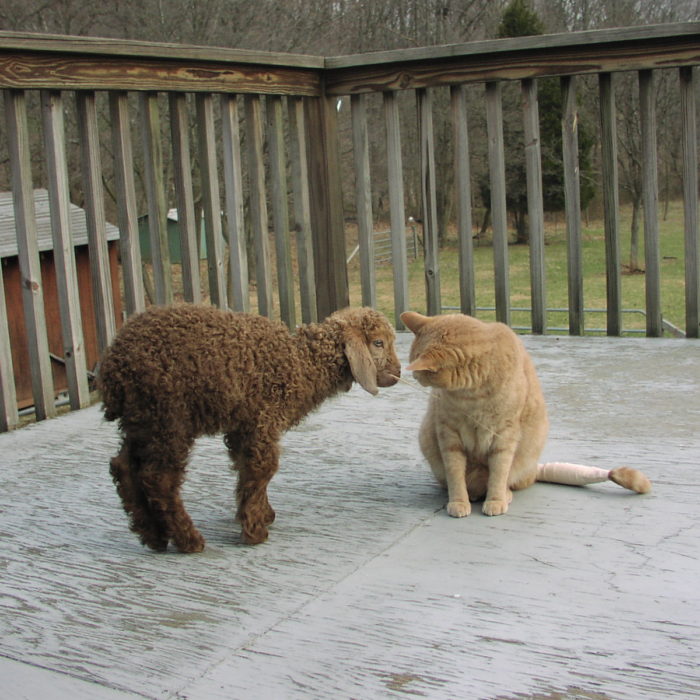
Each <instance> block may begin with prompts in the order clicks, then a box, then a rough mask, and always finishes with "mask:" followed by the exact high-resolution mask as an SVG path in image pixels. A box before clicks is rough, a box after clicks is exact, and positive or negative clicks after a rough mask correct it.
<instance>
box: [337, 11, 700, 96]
mask: <svg viewBox="0 0 700 700" xmlns="http://www.w3.org/2000/svg"><path fill="white" fill-rule="evenodd" d="M699 64H700V22H685V23H680V24H665V25H652V26H648V27H623V28H620V29H601V30H595V31H586V32H570V33H566V34H546V35H539V36H531V37H522V38H516V39H494V40H489V41H477V42H471V43H468V44H454V45H448V46H430V47H423V48H416V49H401V50H396V51H380V52H376V53H370V54H363V55H355V56H338V57H335V58H327V59H326V61H325V67H326V70H325V73H324V79H325V90H326V93H327V94H329V95H348V94H353V93H361V92H379V91H385V90H403V89H411V88H425V87H431V86H439V85H454V84H459V83H467V82H479V81H490V80H522V79H525V78H542V77H550V76H560V75H575V74H592V73H604V72H613V71H628V70H643V69H654V68H671V67H679V66H694V65H699Z"/></svg>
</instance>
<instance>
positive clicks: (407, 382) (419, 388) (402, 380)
mask: <svg viewBox="0 0 700 700" xmlns="http://www.w3.org/2000/svg"><path fill="white" fill-rule="evenodd" d="M390 376H391V377H393V378H394V379H396V380H398V381H399V382H401V383H402V384H406V386H410V387H411V388H412V389H415V390H416V391H420V392H421V393H423V394H427V395H428V396H430V391H428V389H424V388H423V387H422V386H419V385H418V384H414V383H413V382H409V381H408V379H405V378H404V377H397V376H396V375H395V374H392V375H390Z"/></svg>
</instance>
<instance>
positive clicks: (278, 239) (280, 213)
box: [265, 95, 296, 328]
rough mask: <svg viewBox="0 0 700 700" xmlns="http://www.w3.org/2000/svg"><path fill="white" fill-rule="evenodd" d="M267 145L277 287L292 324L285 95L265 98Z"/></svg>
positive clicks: (291, 325)
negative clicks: (283, 99) (285, 145)
mask: <svg viewBox="0 0 700 700" xmlns="http://www.w3.org/2000/svg"><path fill="white" fill-rule="evenodd" d="M265 104H266V107H267V127H268V131H267V133H268V148H269V153H270V186H271V192H270V200H271V202H272V221H273V227H274V231H275V254H276V267H277V288H278V295H279V300H280V317H281V318H282V320H283V321H284V322H285V323H286V324H287V326H289V328H294V327H295V326H296V313H295V309H294V280H293V278H292V256H291V250H290V245H289V207H288V204H287V157H286V154H285V151H284V122H283V113H282V112H283V110H282V107H283V105H282V98H281V97H280V96H278V95H271V96H269V97H268V98H267V101H266V103H265Z"/></svg>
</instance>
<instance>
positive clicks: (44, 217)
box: [0, 189, 122, 409]
mask: <svg viewBox="0 0 700 700" xmlns="http://www.w3.org/2000/svg"><path fill="white" fill-rule="evenodd" d="M34 209H35V213H36V225H37V239H38V245H39V255H40V258H41V277H42V281H43V287H44V307H45V313H46V326H47V332H48V340H49V350H50V352H51V356H52V357H51V360H52V362H51V365H52V370H53V381H54V389H55V393H56V395H58V394H60V393H62V392H64V391H66V390H67V388H68V384H67V381H66V372H65V367H64V364H63V357H62V356H63V342H62V339H61V319H60V312H59V300H58V291H57V286H56V269H55V267H54V256H53V238H52V235H51V221H50V212H49V193H48V191H47V190H44V189H37V190H35V191H34ZM70 221H71V235H72V238H73V246H74V250H75V264H76V270H77V275H78V292H79V295H80V311H81V317H82V321H83V336H84V338H83V339H84V343H85V354H86V358H87V364H88V371H92V370H94V368H95V366H96V364H97V362H98V360H99V349H98V345H97V330H96V324H95V311H94V303H93V296H92V286H91V280H90V258H89V253H88V235H87V223H86V219H85V212H84V210H83V209H81V208H80V207H78V206H75V205H74V204H71V206H70ZM106 230H107V247H108V251H109V264H110V274H111V279H112V295H113V297H114V314H115V321H116V323H117V326H120V325H121V320H122V310H121V309H122V305H121V296H120V291H119V269H118V264H119V261H118V254H119V251H118V248H119V245H118V243H119V241H118V239H119V229H118V228H117V227H116V226H113V225H111V224H109V223H107V224H106ZM0 259H1V260H2V276H3V282H4V288H5V303H6V305H7V316H8V326H9V334H10V345H11V347H12V363H13V368H14V377H15V386H16V391H17V405H18V408H20V409H21V408H26V407H27V406H31V405H33V403H34V398H33V396H32V381H31V369H30V363H29V351H28V345H27V333H26V327H25V323H24V311H23V308H22V288H21V274H20V268H19V258H18V250H17V236H16V232H15V212H14V205H13V199H12V193H11V192H0Z"/></svg>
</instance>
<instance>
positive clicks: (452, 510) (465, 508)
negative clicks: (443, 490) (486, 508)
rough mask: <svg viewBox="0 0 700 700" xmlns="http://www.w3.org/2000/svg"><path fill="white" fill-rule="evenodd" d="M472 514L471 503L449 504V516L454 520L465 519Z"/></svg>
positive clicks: (455, 502)
mask: <svg viewBox="0 0 700 700" xmlns="http://www.w3.org/2000/svg"><path fill="white" fill-rule="evenodd" d="M471 512H472V506H471V503H469V501H450V502H449V503H448V504H447V515H451V516H452V517H453V518H464V517H465V516H467V515H469V513H471Z"/></svg>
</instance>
